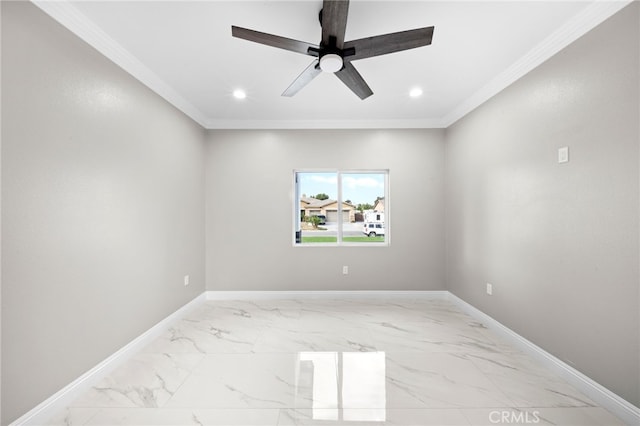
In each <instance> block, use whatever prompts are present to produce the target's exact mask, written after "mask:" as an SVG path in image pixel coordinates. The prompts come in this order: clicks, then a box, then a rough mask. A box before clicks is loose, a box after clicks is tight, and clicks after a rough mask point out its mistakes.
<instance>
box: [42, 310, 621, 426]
mask: <svg viewBox="0 0 640 426" xmlns="http://www.w3.org/2000/svg"><path fill="white" fill-rule="evenodd" d="M50 424H63V425H65V424H66V425H125V424H126V425H251V426H262V425H351V426H360V425H493V424H501V425H505V424H538V425H581V426H582V425H620V424H623V423H622V422H621V421H620V420H619V419H617V418H616V417H614V416H613V415H612V414H610V413H609V412H608V411H606V410H605V409H603V408H601V407H598V406H597V405H596V404H595V403H594V402H593V401H591V400H589V398H587V397H586V396H585V395H583V394H581V393H580V392H578V391H577V390H576V389H574V388H572V387H571V386H569V385H568V384H567V383H565V382H564V381H562V380H561V379H559V378H558V377H556V376H554V375H553V374H551V373H550V372H549V371H547V370H545V369H543V368H542V367H540V366H539V365H537V364H536V363H535V362H534V361H532V360H531V359H530V358H529V357H528V356H526V355H525V354H523V353H521V352H519V351H517V350H516V349H514V348H513V347H511V346H509V345H508V344H506V343H505V342H502V341H500V340H499V339H498V338H497V337H496V336H495V335H493V334H492V333H491V332H490V331H489V330H488V329H486V328H485V327H484V326H483V325H482V324H479V323H478V322H476V321H474V320H473V319H472V318H471V317H469V316H467V315H465V314H464V313H462V312H460V311H459V310H458V309H457V308H456V307H455V306H454V305H452V304H451V303H449V302H446V301H442V300H430V301H424V300H415V301H407V300H386V301H379V300H366V299H363V300H278V301H273V300H269V301H264V300H263V301H215V302H207V303H206V304H204V305H202V306H201V307H199V308H198V309H197V310H196V311H194V312H192V313H191V314H190V315H188V316H187V317H186V318H184V319H182V320H181V321H179V322H178V323H177V324H175V325H174V326H173V327H172V328H171V329H170V330H169V331H168V332H167V333H166V334H165V335H163V336H162V337H161V338H159V339H157V340H156V341H155V342H153V343H152V344H151V345H149V346H148V347H147V348H146V349H144V350H143V351H142V352H140V353H138V354H137V355H136V356H134V357H133V358H132V359H130V360H129V361H128V362H126V363H125V364H124V365H123V366H122V367H120V368H119V369H117V370H116V371H114V372H113V373H112V374H110V375H109V376H108V377H106V378H105V379H104V380H102V381H101V382H100V383H99V384H97V385H96V386H94V387H93V388H92V389H91V390H90V391H89V392H87V393H86V394H85V395H83V396H81V397H80V398H78V399H77V400H76V401H75V402H73V403H72V404H71V406H69V407H68V408H67V409H66V410H64V412H61V413H59V415H57V416H56V417H55V418H53V419H52V420H51V423H50Z"/></svg>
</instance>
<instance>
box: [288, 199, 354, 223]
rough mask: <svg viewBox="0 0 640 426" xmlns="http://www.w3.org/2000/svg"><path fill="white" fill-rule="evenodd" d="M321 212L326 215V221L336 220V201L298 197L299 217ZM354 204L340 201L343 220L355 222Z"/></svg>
mask: <svg viewBox="0 0 640 426" xmlns="http://www.w3.org/2000/svg"><path fill="white" fill-rule="evenodd" d="M320 214H323V215H325V216H326V217H327V222H337V221H338V202H337V201H336V200H331V199H327V200H318V199H317V198H312V197H300V217H304V216H314V215H315V216H317V215H320ZM355 214H356V206H354V205H352V204H349V203H344V202H343V203H342V220H343V221H344V222H355V220H356V216H355Z"/></svg>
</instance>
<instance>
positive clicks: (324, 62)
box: [320, 53, 344, 73]
mask: <svg viewBox="0 0 640 426" xmlns="http://www.w3.org/2000/svg"><path fill="white" fill-rule="evenodd" d="M343 66H344V62H343V60H342V56H340V55H338V54H337V53H327V54H326V55H324V56H322V57H321V58H320V69H321V70H322V71H324V72H332V73H335V72H338V71H340V70H341V69H342V67H343Z"/></svg>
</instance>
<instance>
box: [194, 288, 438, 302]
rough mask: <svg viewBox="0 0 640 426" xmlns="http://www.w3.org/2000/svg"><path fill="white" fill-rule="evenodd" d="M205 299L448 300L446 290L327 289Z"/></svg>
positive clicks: (228, 294)
mask: <svg viewBox="0 0 640 426" xmlns="http://www.w3.org/2000/svg"><path fill="white" fill-rule="evenodd" d="M206 294H207V300H278V299H388V298H395V299H421V300H433V299H439V300H448V297H449V292H448V291H446V290H434V291H422V290H415V291H410V290H407V291H395V290H354V291H348V290H340V291H338V290H327V291H298V290H285V291H212V290H210V291H207V292H206Z"/></svg>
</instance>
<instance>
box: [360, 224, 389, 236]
mask: <svg viewBox="0 0 640 426" xmlns="http://www.w3.org/2000/svg"><path fill="white" fill-rule="evenodd" d="M362 232H363V233H364V234H365V235H368V236H369V237H375V236H377V235H384V222H365V223H364V228H363V230H362Z"/></svg>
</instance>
